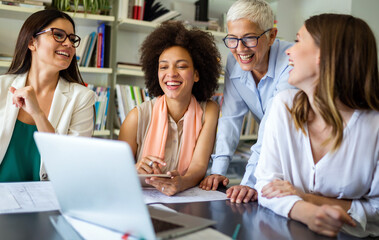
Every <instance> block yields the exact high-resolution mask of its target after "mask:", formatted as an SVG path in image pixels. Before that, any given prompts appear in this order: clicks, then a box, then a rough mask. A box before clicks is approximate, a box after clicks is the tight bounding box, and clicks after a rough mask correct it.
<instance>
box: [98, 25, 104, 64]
mask: <svg viewBox="0 0 379 240" xmlns="http://www.w3.org/2000/svg"><path fill="white" fill-rule="evenodd" d="M97 35H98V38H97V46H98V47H97V59H96V66H97V67H100V68H103V67H104V46H105V23H101V24H100V25H99V26H98V27H97Z"/></svg>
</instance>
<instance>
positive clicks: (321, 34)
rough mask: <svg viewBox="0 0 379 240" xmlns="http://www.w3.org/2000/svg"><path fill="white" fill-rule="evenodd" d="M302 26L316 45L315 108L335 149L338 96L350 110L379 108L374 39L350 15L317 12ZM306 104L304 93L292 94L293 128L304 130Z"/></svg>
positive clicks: (339, 124) (338, 133)
mask: <svg viewBox="0 0 379 240" xmlns="http://www.w3.org/2000/svg"><path fill="white" fill-rule="evenodd" d="M305 28H306V29H307V31H308V32H309V33H310V35H311V36H312V37H313V39H314V41H315V43H316V45H317V46H318V47H319V48H320V79H319V82H318V84H317V86H316V90H315V93H314V101H315V106H316V108H317V110H318V111H319V112H320V114H321V116H322V118H323V119H324V121H325V122H326V124H327V125H329V126H331V127H332V134H331V136H330V138H329V139H327V140H326V142H325V143H327V142H329V141H334V142H333V147H332V149H333V150H336V149H337V148H338V147H339V146H340V145H341V142H342V139H343V128H344V126H343V119H342V116H341V114H340V113H339V111H338V109H337V107H336V100H337V99H338V100H339V101H341V102H342V103H343V104H344V105H346V106H348V107H350V108H352V109H361V110H376V111H379V98H378V92H379V78H378V59H377V48H376V41H375V37H374V34H373V32H372V31H371V29H370V27H369V26H368V25H367V23H366V22H364V21H363V20H361V19H359V18H355V17H353V16H351V15H343V14H321V15H317V16H313V17H311V18H309V19H308V20H306V21H305ZM310 108H311V107H310V103H309V101H308V98H307V96H306V94H305V93H304V92H303V91H300V92H298V93H297V94H296V96H295V97H294V101H293V107H292V108H291V109H289V111H290V113H291V115H292V117H293V119H294V122H295V126H296V128H297V129H299V128H300V129H301V130H302V131H303V132H304V133H305V130H304V125H305V123H306V122H307V121H308V116H309V111H310Z"/></svg>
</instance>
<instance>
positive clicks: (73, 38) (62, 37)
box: [34, 28, 80, 48]
mask: <svg viewBox="0 0 379 240" xmlns="http://www.w3.org/2000/svg"><path fill="white" fill-rule="evenodd" d="M50 31H51V33H52V35H53V38H54V40H55V41H57V42H59V43H63V42H64V41H66V39H67V37H68V39H69V40H70V42H71V43H72V46H73V47H74V48H77V47H79V44H80V37H79V36H78V35H75V34H67V33H66V32H65V31H64V30H63V29H60V28H48V29H46V30H43V31H41V32H38V33H36V34H34V37H36V36H38V35H41V34H43V33H46V32H50Z"/></svg>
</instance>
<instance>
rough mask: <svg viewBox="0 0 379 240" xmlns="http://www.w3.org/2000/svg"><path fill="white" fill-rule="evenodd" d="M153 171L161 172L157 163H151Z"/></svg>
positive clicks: (155, 172)
mask: <svg viewBox="0 0 379 240" xmlns="http://www.w3.org/2000/svg"><path fill="white" fill-rule="evenodd" d="M152 167H153V173H154V174H162V170H161V168H160V167H159V165H158V163H153V166H152Z"/></svg>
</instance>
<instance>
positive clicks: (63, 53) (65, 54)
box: [57, 51, 69, 57]
mask: <svg viewBox="0 0 379 240" xmlns="http://www.w3.org/2000/svg"><path fill="white" fill-rule="evenodd" d="M57 53H58V54H59V55H64V56H66V57H69V54H68V53H66V52H61V51H57Z"/></svg>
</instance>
